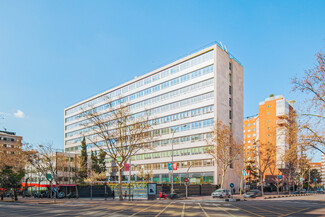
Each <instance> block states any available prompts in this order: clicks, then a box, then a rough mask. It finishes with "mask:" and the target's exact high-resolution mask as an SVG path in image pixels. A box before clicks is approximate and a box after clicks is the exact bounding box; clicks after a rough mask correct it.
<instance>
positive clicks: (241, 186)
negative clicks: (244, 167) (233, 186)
mask: <svg viewBox="0 0 325 217" xmlns="http://www.w3.org/2000/svg"><path fill="white" fill-rule="evenodd" d="M240 172H241V171H240ZM242 193H243V174H241V173H240V187H239V194H240V195H242Z"/></svg>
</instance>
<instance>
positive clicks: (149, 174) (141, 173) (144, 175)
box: [137, 168, 154, 182]
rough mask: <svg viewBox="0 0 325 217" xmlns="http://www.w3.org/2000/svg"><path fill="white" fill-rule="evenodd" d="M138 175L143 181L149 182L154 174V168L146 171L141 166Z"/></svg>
mask: <svg viewBox="0 0 325 217" xmlns="http://www.w3.org/2000/svg"><path fill="white" fill-rule="evenodd" d="M137 176H138V177H139V178H140V179H142V180H143V181H146V182H149V181H150V180H151V178H152V177H153V176H154V175H153V173H152V170H150V171H144V169H143V168H141V169H140V171H139V173H138V174H137Z"/></svg>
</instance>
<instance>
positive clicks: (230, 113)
mask: <svg viewBox="0 0 325 217" xmlns="http://www.w3.org/2000/svg"><path fill="white" fill-rule="evenodd" d="M229 119H231V111H229Z"/></svg>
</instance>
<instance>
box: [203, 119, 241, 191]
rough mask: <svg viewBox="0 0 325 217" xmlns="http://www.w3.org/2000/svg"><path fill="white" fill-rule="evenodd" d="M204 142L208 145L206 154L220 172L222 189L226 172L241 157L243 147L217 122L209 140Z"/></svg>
mask: <svg viewBox="0 0 325 217" xmlns="http://www.w3.org/2000/svg"><path fill="white" fill-rule="evenodd" d="M206 142H207V144H208V145H209V148H207V153H208V154H210V155H211V156H212V157H213V158H214V159H215V161H216V163H217V166H218V167H219V169H221V171H222V176H221V177H222V178H221V188H223V187H224V178H225V175H226V172H227V170H228V168H229V167H230V166H232V165H233V163H234V162H235V161H236V160H238V158H239V157H240V156H241V152H242V151H243V145H242V143H239V142H237V141H236V140H235V139H234V138H233V136H232V131H231V129H230V128H229V127H228V126H226V125H224V124H223V123H222V122H221V121H219V120H217V121H216V123H215V126H214V129H213V131H212V133H211V138H210V139H209V140H206Z"/></svg>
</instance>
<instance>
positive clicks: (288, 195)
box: [264, 193, 312, 199]
mask: <svg viewBox="0 0 325 217" xmlns="http://www.w3.org/2000/svg"><path fill="white" fill-rule="evenodd" d="M309 195H312V193H307V194H286V195H276V196H268V197H264V199H273V198H281V197H299V196H309Z"/></svg>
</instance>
